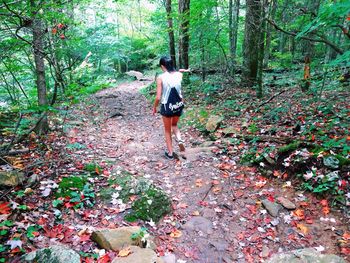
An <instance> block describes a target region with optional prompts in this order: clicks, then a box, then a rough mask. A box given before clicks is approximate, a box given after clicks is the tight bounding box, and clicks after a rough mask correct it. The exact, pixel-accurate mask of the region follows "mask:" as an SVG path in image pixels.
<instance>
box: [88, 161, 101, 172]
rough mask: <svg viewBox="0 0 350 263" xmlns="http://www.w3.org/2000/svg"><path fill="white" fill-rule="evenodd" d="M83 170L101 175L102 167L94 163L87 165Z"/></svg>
mask: <svg viewBox="0 0 350 263" xmlns="http://www.w3.org/2000/svg"><path fill="white" fill-rule="evenodd" d="M84 170H85V171H87V172H90V173H92V174H100V173H102V167H101V166H100V165H98V164H96V163H87V164H85V166H84Z"/></svg>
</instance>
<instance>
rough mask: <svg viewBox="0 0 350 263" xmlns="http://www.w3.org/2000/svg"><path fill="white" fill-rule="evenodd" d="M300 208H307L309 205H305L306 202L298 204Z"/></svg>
mask: <svg viewBox="0 0 350 263" xmlns="http://www.w3.org/2000/svg"><path fill="white" fill-rule="evenodd" d="M299 205H300V206H303V207H307V206H309V204H308V203H306V202H300V204H299Z"/></svg>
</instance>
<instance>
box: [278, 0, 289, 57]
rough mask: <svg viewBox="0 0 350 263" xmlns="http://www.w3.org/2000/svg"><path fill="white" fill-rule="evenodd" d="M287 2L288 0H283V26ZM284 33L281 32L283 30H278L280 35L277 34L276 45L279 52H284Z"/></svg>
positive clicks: (285, 19) (285, 20)
mask: <svg viewBox="0 0 350 263" xmlns="http://www.w3.org/2000/svg"><path fill="white" fill-rule="evenodd" d="M288 4H289V1H288V0H284V1H283V6H282V11H281V13H282V19H281V20H282V25H283V27H284V26H285V24H286V22H287V8H288ZM286 37H287V36H286V35H285V34H284V33H283V32H280V35H279V45H278V51H279V52H280V53H282V54H283V53H284V51H285V49H284V47H285V45H286Z"/></svg>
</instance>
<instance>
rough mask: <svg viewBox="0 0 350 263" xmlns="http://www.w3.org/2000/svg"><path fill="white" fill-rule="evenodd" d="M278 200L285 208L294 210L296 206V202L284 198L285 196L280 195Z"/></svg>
mask: <svg viewBox="0 0 350 263" xmlns="http://www.w3.org/2000/svg"><path fill="white" fill-rule="evenodd" d="M277 201H278V202H279V203H280V204H281V205H282V206H283V207H285V208H287V209H290V210H293V209H295V208H296V206H295V204H294V203H293V202H292V201H290V200H288V199H287V198H284V197H279V198H277Z"/></svg>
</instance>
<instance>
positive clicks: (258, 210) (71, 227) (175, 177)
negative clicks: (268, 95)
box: [5, 81, 350, 263]
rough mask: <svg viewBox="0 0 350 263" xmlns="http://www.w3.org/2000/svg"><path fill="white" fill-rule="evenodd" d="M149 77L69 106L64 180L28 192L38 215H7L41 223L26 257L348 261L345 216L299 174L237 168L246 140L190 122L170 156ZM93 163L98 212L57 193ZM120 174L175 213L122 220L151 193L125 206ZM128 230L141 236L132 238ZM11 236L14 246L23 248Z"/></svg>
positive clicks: (202, 262) (61, 166) (201, 262)
mask: <svg viewBox="0 0 350 263" xmlns="http://www.w3.org/2000/svg"><path fill="white" fill-rule="evenodd" d="M149 84H150V82H149V81H134V82H132V83H125V84H122V85H120V86H118V87H115V88H110V89H106V90H103V91H100V92H98V93H97V94H96V95H95V96H93V97H91V98H90V99H89V100H86V101H83V102H82V103H81V104H80V105H77V106H76V107H75V108H74V109H73V110H72V112H70V113H69V115H68V116H67V123H66V127H68V129H67V130H66V137H64V138H60V139H59V140H57V138H56V139H55V138H52V140H53V141H55V143H54V145H55V146H54V147H56V153H51V155H50V156H49V155H48V154H46V155H48V156H46V155H45V156H46V157H47V158H49V159H50V160H51V159H54V160H56V161H55V162H56V164H57V170H56V177H55V178H54V179H53V180H50V179H49V178H45V177H43V178H45V179H41V180H40V182H39V186H40V188H38V190H35V188H34V187H32V188H33V189H34V190H32V189H31V188H27V189H30V190H27V189H26V191H27V192H28V193H29V192H30V191H31V192H33V191H34V192H35V193H34V195H30V196H28V198H27V199H26V205H27V207H28V209H29V210H30V211H28V212H27V213H26V215H25V216H24V217H23V216H22V217H19V216H17V217H16V218H13V213H12V214H11V215H10V216H9V217H8V215H6V218H11V219H12V220H13V221H15V220H17V221H22V222H24V223H25V224H23V223H20V224H22V225H20V224H19V223H16V227H17V228H21V227H22V228H23V226H24V225H26V227H25V228H26V229H27V230H28V222H29V223H30V222H32V223H36V224H37V225H40V226H41V227H38V228H35V229H36V231H34V232H31V234H32V236H30V237H29V235H28V232H27V236H28V239H29V241H28V244H27V243H26V249H27V252H29V251H31V250H33V247H34V248H43V247H47V246H52V251H51V252H50V253H51V254H53V255H57V254H61V255H62V254H63V253H62V252H61V250H62V247H60V245H61V244H62V243H63V244H65V245H66V246H68V247H70V248H71V249H74V250H76V251H80V258H81V260H82V262H96V261H97V262H111V261H113V262H114V263H118V262H133V263H137V262H142V263H148V262H165V263H175V262H177V263H185V262H186V263H192V262H198V263H206V262H207V263H214V262H218V263H219V262H220V263H221V262H226V263H229V262H242V263H243V262H292V260H293V259H296V260H297V261H293V262H350V261H349V260H350V259H349V257H347V256H346V255H348V254H349V250H350V248H349V243H350V234H349V231H350V229H349V224H348V221H347V219H346V218H344V217H343V216H342V213H340V212H338V211H336V210H333V209H332V210H331V209H330V208H329V207H330V206H329V205H328V203H327V200H320V199H317V198H316V197H315V196H313V195H311V194H308V193H305V192H302V191H298V190H296V189H297V185H296V182H294V181H282V180H280V179H277V178H276V177H271V178H266V177H263V176H262V175H261V174H260V173H259V171H258V170H257V168H255V167H252V166H245V165H242V164H240V155H239V149H240V147H243V146H241V145H235V146H234V145H231V144H230V143H229V142H228V141H227V140H226V139H224V138H223V139H220V140H217V141H210V140H209V139H207V138H205V137H203V136H202V135H201V134H200V133H199V132H198V131H196V130H194V129H193V128H191V127H189V126H187V127H186V128H183V129H182V132H183V137H184V139H185V142H186V146H187V147H186V152H185V154H184V155H179V156H178V158H177V159H176V160H167V159H165V157H164V150H165V143H164V136H163V130H162V122H161V116H160V115H157V116H153V115H152V114H151V105H150V103H149V102H148V101H147V99H146V98H145V97H144V96H143V95H141V93H140V89H141V88H143V87H144V86H145V85H149ZM219 119H220V118H219ZM216 121H220V120H218V119H216V118H211V123H208V125H207V127H208V129H215V127H216V126H217V125H216V124H217V123H215V122H216ZM213 127H214V128H213ZM59 148H60V149H61V151H57V150H58V149H59ZM175 150H176V151H178V148H177V147H176V148H175ZM53 152H55V150H54V151H53ZM89 163H96V164H98V165H99V167H102V168H101V170H99V169H100V168H98V167H97V166H96V167H94V168H93V169H92V170H90V172H91V173H95V174H94V177H89V179H88V180H89V183H91V184H92V185H94V188H93V191H94V192H95V195H96V196H94V197H96V200H95V201H96V203H95V204H94V205H93V206H92V207H89V206H88V204H89V203H88V202H89V200H90V199H89V196H88V195H87V194H85V192H84V194H85V195H86V196H81V197H80V198H78V200H79V202H81V203H82V204H84V205H85V206H79V205H80V203H79V202H73V197H72V196H71V197H69V198H70V199H67V198H64V197H60V198H57V194H56V195H55V196H54V195H53V194H52V192H51V190H52V191H54V189H56V188H60V187H62V181H63V180H64V178H68V177H70V176H72V175H77V174H81V172H82V171H83V169H85V170H86V168H83V167H84V165H85V166H86V164H89ZM91 173H90V174H91ZM38 174H39V172H38ZM32 177H33V176H32ZM121 178H126V180H129V181H130V180H131V181H133V182H134V181H135V182H136V185H141V183H140V182H143V184H146V185H147V189H149V187H150V186H149V185H150V184H152V185H154V186H156V187H157V188H159V189H161V190H162V191H164V192H165V193H166V194H167V196H168V197H169V200H170V201H171V204H170V208H171V212H170V213H168V214H167V215H166V216H165V217H163V218H161V220H160V221H159V222H156V223H155V222H153V221H152V220H137V221H135V222H133V223H130V222H128V221H127V220H125V219H124V217H125V216H126V215H128V213H129V212H130V211H131V210H132V209H131V208H133V207H132V205H131V203H132V202H133V201H135V200H137V199H138V198H139V196H142V192H143V190H142V189H143V188H140V189H141V190H140V189H139V188H138V186H136V188H137V189H139V190H133V191H134V192H133V193H134V194H132V195H127V199H128V202H126V201H125V200H124V201H121V199H120V195H121V194H122V193H123V189H122V188H123V187H124V188H125V187H126V186H125V185H128V184H130V183H129V182H126V183H125V182H122V183H121V181H120V180H121ZM51 179H52V178H51ZM33 180H34V181H35V180H37V179H35V178H34V179H33ZM118 180H119V181H118ZM145 182H146V183H145ZM74 187H77V186H76V185H73V186H72V187H71V189H74ZM136 188H135V189H136ZM152 189H153V188H152ZM128 191H129V190H128ZM137 191H139V195H138V194H137V193H138V192H137ZM130 192H131V191H130ZM35 194H37V195H39V196H40V198H41V199H40V198H39V197H38V196H37V195H35ZM49 197H52V198H51V199H50V198H49ZM55 198H56V199H55ZM15 201H16V200H15ZM90 201H91V200H90ZM149 205H155V206H153V207H157V206H156V204H154V203H153V204H149ZM12 207H13V206H12ZM57 208H59V209H57ZM156 209H160V210H161V209H162V207H158V208H156ZM149 212H150V213H153V212H154V211H149ZM155 213H157V211H156V212H155ZM5 214H8V211H6V213H5ZM146 217H147V215H146ZM124 227H126V228H124ZM139 227H146V228H147V230H144V229H140V228H139ZM33 233H34V234H33ZM132 234H134V235H135V234H136V239H133V240H131V239H130V236H131V235H132ZM149 234H150V235H151V236H153V237H154V238H148V235H149ZM125 236H126V239H128V240H129V241H130V242H128V241H127V240H125ZM143 238H145V240H146V241H145V242H141V241H140V240H142V239H143ZM14 240H16V239H12V243H9V245H11V249H12V248H13V247H12V245H13V244H14V245H17V246H18V243H15V241H14ZM21 240H23V238H22V239H21ZM118 240H119V241H118ZM121 240H124V241H125V242H124V241H123V242H121ZM135 240H136V241H135ZM97 243H98V244H99V245H97ZM21 245H22V243H21ZM53 245H59V246H58V247H57V246H53ZM145 246H146V247H147V248H144V247H145ZM23 247H25V246H24V245H23ZM140 247H142V248H140ZM305 248H307V249H306V250H303V249H305ZM14 249H16V246H14ZM63 250H66V249H63ZM11 253H15V252H13V251H12V252H11ZM37 253H38V254H35V255H33V254H28V255H27V257H26V262H34V261H35V262H45V260H46V262H47V258H46V257H47V253H46V252H45V250H38V251H37ZM40 253H41V254H40ZM45 253H46V254H45ZM50 253H49V254H50ZM70 253H73V254H74V253H75V252H74V251H71V250H67V254H66V255H65V257H68V258H69V257H70V258H72V257H73V258H74V257H76V258H77V259H76V260H75V261H74V262H79V255H77V254H74V255H73V254H72V255H73V256H72V255H71V254H70ZM93 253H94V254H95V255H97V256H95V257H92V254H93ZM42 254H43V255H42ZM331 254H335V255H339V256H341V257H342V258H340V257H338V256H335V255H331ZM15 255H16V254H15ZM39 259H40V260H41V261H40V260H39ZM21 260H22V261H21ZM38 260H39V261H38ZM61 260H62V261H60V262H63V261H65V260H66V259H64V258H63V259H61ZM298 260H299V261H298ZM13 262H23V259H22V258H20V257H14V258H13ZM65 262H67V261H65ZM72 262H73V261H72Z"/></svg>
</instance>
